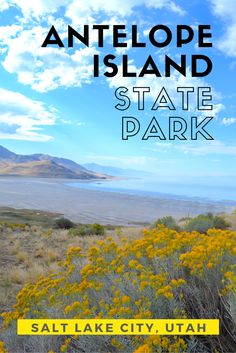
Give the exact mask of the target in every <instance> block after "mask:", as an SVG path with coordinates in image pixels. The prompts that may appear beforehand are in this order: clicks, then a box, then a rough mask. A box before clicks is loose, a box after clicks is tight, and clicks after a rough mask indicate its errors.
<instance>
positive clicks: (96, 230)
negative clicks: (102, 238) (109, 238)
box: [69, 223, 105, 237]
mask: <svg viewBox="0 0 236 353" xmlns="http://www.w3.org/2000/svg"><path fill="white" fill-rule="evenodd" d="M104 234H105V227H104V226H102V225H101V224H98V223H94V224H81V225H79V226H78V227H77V228H71V229H70V230H69V235H71V236H75V237H76V236H80V237H83V236H88V235H104Z"/></svg>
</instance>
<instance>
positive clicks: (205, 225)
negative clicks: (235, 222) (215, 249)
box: [185, 213, 230, 233]
mask: <svg viewBox="0 0 236 353" xmlns="http://www.w3.org/2000/svg"><path fill="white" fill-rule="evenodd" d="M229 226H230V224H229V223H228V222H226V221H225V219H224V218H223V217H221V216H214V215H213V214H212V213H207V214H200V215H198V216H197V217H194V218H192V219H190V220H189V221H188V223H187V224H186V227H185V228H186V230H187V231H188V232H192V231H197V232H199V233H206V232H207V230H208V229H211V228H216V229H227V228H228V227H229Z"/></svg>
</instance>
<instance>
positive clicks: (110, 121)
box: [0, 0, 236, 177]
mask: <svg viewBox="0 0 236 353" xmlns="http://www.w3.org/2000/svg"><path fill="white" fill-rule="evenodd" d="M85 24H88V25H89V26H90V45H89V47H86V46H85V45H83V44H82V43H79V41H77V42H76V40H75V45H74V47H73V48H68V47H67V45H66V44H67V28H68V25H70V26H72V27H73V28H74V29H75V30H77V31H78V32H80V31H82V26H83V25H85ZM94 24H107V25H110V28H109V30H108V31H106V34H105V39H104V47H103V48H100V47H98V45H97V35H96V31H94V30H93V29H92V26H93V25H94ZM115 24H123V25H125V26H126V29H125V31H124V32H125V33H126V34H127V38H125V39H122V40H120V41H124V42H127V48H114V47H113V46H112V26H113V25H115ZM132 24H135V25H137V28H138V38H139V40H140V41H142V42H145V43H147V45H146V47H145V48H132V47H130V44H131V25H132ZM157 24H163V25H166V26H168V27H169V28H170V29H171V30H172V33H173V37H172V41H171V43H170V44H169V45H168V46H167V47H164V48H157V47H155V46H152V45H151V44H150V43H149V41H148V33H149V31H150V29H151V28H152V27H153V26H155V25H157ZM202 24H207V25H210V26H211V32H212V43H213V47H212V48H200V47H199V46H198V40H197V38H198V37H197V29H198V25H202ZM52 25H54V27H55V28H56V30H57V32H58V33H59V35H60V38H61V39H62V41H63V43H64V44H65V47H64V48H59V47H57V46H52V45H51V46H48V47H47V48H42V47H41V46H42V43H43V41H44V40H45V37H46V35H47V33H48V32H49V29H50V28H51V26H52ZM177 25H188V26H191V27H192V29H193V30H194V38H193V41H192V42H191V43H189V44H188V45H184V46H183V47H182V48H177V47H176V26H177ZM162 35H163V33H160V37H159V39H160V40H161V39H163V38H164V37H163V38H162ZM235 38H236V2H235V0H225V1H222V0H206V1H202V0H192V1H189V2H187V1H185V0H176V1H175V0H173V1H172V0H130V1H127V0H111V1H109V2H107V1H104V0H80V1H78V0H70V1H69V0H35V1H30V0H0V55H1V65H0V75H1V76H0V77H1V81H0V97H1V99H0V144H1V145H3V146H5V147H6V148H9V149H10V150H13V151H14V152H16V153H20V154H30V153H47V154H51V155H54V156H60V157H65V158H70V159H73V160H74V161H76V162H78V163H98V164H101V165H111V166H116V167H122V168H133V169H140V170H146V171H152V172H154V173H155V174H157V175H161V176H172V177H179V176H180V177H181V176H186V177H193V176H194V177H198V176H199V177H200V176H210V177H221V176H222V177H223V176H236V167H235V166H236V138H235V135H236V113H235V108H236V107H235V105H236V103H235V102H236V99H235V98H236V89H235V77H236V41H235ZM95 54H99V55H100V60H101V67H100V73H101V75H100V77H94V76H93V56H94V55H95ZM108 54H113V55H115V56H116V59H115V61H114V62H115V63H116V64H117V65H118V66H119V73H118V75H116V76H115V77H113V78H108V77H106V76H104V72H105V71H106V68H105V67H104V65H102V60H103V57H104V56H105V55H108ZM181 54H185V55H186V57H187V65H188V70H187V76H186V78H185V77H183V76H182V75H180V74H179V73H177V72H173V73H172V75H171V77H169V78H165V77H164V76H162V77H155V76H153V75H149V76H146V77H142V78H141V77H132V78H124V77H122V74H121V67H122V65H121V63H122V55H128V57H129V68H130V70H132V71H134V72H137V73H138V72H140V70H141V68H142V66H143V65H144V63H145V61H146V60H147V57H148V56H149V55H152V57H153V59H154V60H155V62H156V64H157V66H158V68H160V71H161V72H162V73H163V72H164V71H163V68H164V57H165V55H168V56H169V57H171V58H172V59H173V60H176V62H178V60H179V58H180V55H181ZM198 54H203V55H207V56H209V57H210V59H211V61H212V63H213V70H212V72H211V73H210V74H209V75H207V76H206V77H201V78H194V77H191V61H190V58H191V55H198ZM163 75H164V74H163ZM120 86H125V87H127V88H128V89H129V91H128V92H129V94H130V99H131V107H130V108H129V110H127V111H125V112H122V111H118V110H117V109H115V106H116V104H117V103H118V101H117V99H116V98H115V91H116V89H117V88H118V87H120ZM177 86H182V87H184V86H185V87H194V89H195V91H196V89H197V87H199V86H201V87H211V89H212V96H213V99H212V103H213V107H214V109H213V111H211V112H209V111H207V112H206V111H204V112H199V111H196V95H195V94H193V95H192V98H191V100H190V109H189V111H187V112H186V111H182V110H181V100H180V95H179V93H178V92H176V88H177ZM133 87H150V93H149V94H147V95H146V99H145V110H144V111H139V110H138V104H137V95H135V94H133V93H132V89H133ZM162 87H165V88H166V90H167V91H168V94H169V96H170V97H171V99H172V100H173V102H174V103H175V106H176V112H174V113H173V112H172V111H171V112H170V111H169V110H163V109H162V110H161V111H160V110H157V111H152V110H151V107H152V105H153V104H154V102H155V100H156V98H157V95H158V93H159V92H160V90H161V88H162ZM122 116H133V117H135V118H136V119H139V121H140V133H139V134H137V135H136V136H135V137H132V138H129V139H128V140H127V141H124V140H122V135H121V132H122ZM154 116H155V118H156V119H157V121H158V122H159V124H160V126H161V127H162V128H163V131H164V132H166V133H167V132H168V118H169V116H179V117H182V118H184V119H185V120H186V121H188V124H190V121H191V117H192V116H197V117H198V119H199V121H201V119H203V118H204V117H205V116H214V119H213V121H212V122H211V123H210V125H209V127H208V131H209V133H210V134H211V135H212V136H213V138H214V140H205V139H199V140H197V141H191V140H189V139H188V140H186V141H169V140H168V139H167V140H166V141H161V140H159V139H158V138H154V137H152V138H149V139H148V140H147V141H143V140H142V135H143V134H144V132H145V130H146V129H147V127H148V125H149V123H150V121H151V119H152V118H153V117H154ZM188 131H189V127H188Z"/></svg>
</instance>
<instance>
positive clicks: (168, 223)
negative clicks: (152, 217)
mask: <svg viewBox="0 0 236 353" xmlns="http://www.w3.org/2000/svg"><path fill="white" fill-rule="evenodd" d="M161 224H162V225H164V226H165V227H167V228H169V229H174V230H179V229H180V227H179V225H178V224H177V222H176V220H175V219H174V217H172V216H165V217H162V218H158V219H157V220H156V222H155V223H154V225H153V227H154V228H155V227H157V226H158V225H161Z"/></svg>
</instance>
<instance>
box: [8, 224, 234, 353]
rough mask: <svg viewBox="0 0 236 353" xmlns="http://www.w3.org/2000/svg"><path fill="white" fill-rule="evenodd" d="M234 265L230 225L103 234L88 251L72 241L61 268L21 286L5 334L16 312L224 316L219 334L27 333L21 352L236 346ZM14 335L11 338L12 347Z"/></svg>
mask: <svg viewBox="0 0 236 353" xmlns="http://www.w3.org/2000/svg"><path fill="white" fill-rule="evenodd" d="M235 264H236V232H232V231H228V230H215V229H212V230H209V231H208V232H207V234H200V233H198V232H191V233H189V232H177V231H175V230H170V229H167V228H164V227H158V228H155V229H152V230H144V232H143V236H142V237H141V238H140V239H136V240H130V241H129V240H128V239H126V240H125V241H124V240H123V241H122V244H118V243H116V242H114V240H113V239H112V238H111V237H110V238H106V239H104V240H99V241H98V242H97V245H96V246H93V247H91V248H90V249H89V250H88V253H87V254H84V253H83V251H82V249H81V248H70V249H69V250H68V253H67V256H66V259H65V261H64V262H63V264H62V267H61V272H60V273H57V274H54V275H50V276H48V277H45V278H44V277H41V278H40V279H39V281H38V282H37V283H36V284H29V285H27V286H26V287H25V288H23V289H22V290H21V291H20V292H19V293H18V295H17V298H16V304H15V306H14V308H13V310H12V311H10V312H7V313H4V314H3V319H4V323H3V325H4V330H5V335H4V337H10V336H11V337H12V335H15V333H14V332H15V331H14V330H15V326H16V320H17V319H18V318H61V319H63V318H75V319H78V318H81V319H82V318H85V319H90V318H136V319H145V318H146V319H148V318H152V319H155V318H167V319H168V318H219V319H220V322H221V325H222V327H223V329H222V333H221V335H220V336H219V338H217V339H216V338H214V337H213V338H212V337H206V338H204V341H203V340H202V339H201V338H198V337H197V336H195V337H194V338H193V337H190V336H184V337H172V336H165V337H161V336H149V337H148V336H115V337H114V336H105V335H104V336H99V337H97V336H89V337H88V336H80V337H76V336H75V337H63V336H61V337H59V338H58V337H57V338H55V337H36V338H34V337H30V338H29V337H25V338H24V340H23V339H21V340H19V341H18V342H19V343H18V345H19V346H18V347H17V352H18V353H21V352H22V353H23V352H24V347H25V346H27V347H30V348H28V350H27V351H28V352H32V353H33V352H35V351H37V352H38V349H39V342H41V346H42V347H43V348H42V352H44V351H50V352H51V351H55V352H67V353H76V352H80V351H84V352H86V353H94V352H97V353H100V352H101V353H102V352H125V353H134V352H135V353H154V352H160V353H181V352H214V351H215V352H217V351H219V352H232V353H233V352H234V351H233V350H232V349H233V348H232V347H235V346H234V344H235V342H234V341H233V335H231V336H232V337H231V336H230V334H229V333H230V332H233V330H235V328H236V322H235V316H234V315H233V312H231V311H230V310H231V308H233V307H235V296H236V288H235V286H236V265H235ZM226 318H227V319H226ZM27 340H28V341H27ZM40 340H42V341H40ZM11 342H12V340H10V339H5V343H6V346H7V348H8V349H9V352H14V349H15V350H16V347H13V344H12V343H11ZM15 342H17V337H15V338H14V345H15V344H16V343H15ZM42 342H43V343H42ZM43 349H44V350H43ZM222 349H223V350H222ZM39 353H41V351H40V352H39Z"/></svg>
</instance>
